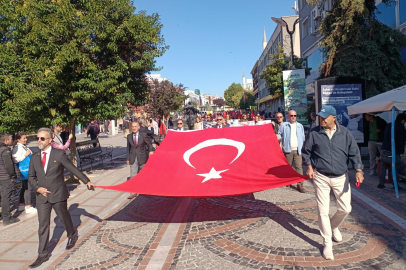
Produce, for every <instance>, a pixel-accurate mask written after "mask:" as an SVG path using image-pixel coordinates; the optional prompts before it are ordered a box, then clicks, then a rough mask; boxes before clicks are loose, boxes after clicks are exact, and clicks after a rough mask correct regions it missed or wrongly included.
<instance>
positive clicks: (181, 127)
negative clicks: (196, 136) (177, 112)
mask: <svg viewBox="0 0 406 270" xmlns="http://www.w3.org/2000/svg"><path fill="white" fill-rule="evenodd" d="M176 123H177V126H178V127H177V128H175V130H177V131H185V130H186V128H184V127H183V120H182V119H178V121H176Z"/></svg>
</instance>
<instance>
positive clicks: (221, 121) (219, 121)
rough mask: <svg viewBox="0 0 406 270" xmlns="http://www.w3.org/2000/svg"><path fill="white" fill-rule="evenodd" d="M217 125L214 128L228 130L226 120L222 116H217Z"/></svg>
mask: <svg viewBox="0 0 406 270" xmlns="http://www.w3.org/2000/svg"><path fill="white" fill-rule="evenodd" d="M216 122H217V124H216V125H214V126H213V128H226V127H227V125H225V124H224V119H223V117H222V116H217V119H216Z"/></svg>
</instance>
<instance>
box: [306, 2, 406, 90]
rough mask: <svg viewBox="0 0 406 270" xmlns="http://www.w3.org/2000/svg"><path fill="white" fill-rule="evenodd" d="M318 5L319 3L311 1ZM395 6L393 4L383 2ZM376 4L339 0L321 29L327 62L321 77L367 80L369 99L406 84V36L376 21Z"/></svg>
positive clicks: (324, 64)
mask: <svg viewBox="0 0 406 270" xmlns="http://www.w3.org/2000/svg"><path fill="white" fill-rule="evenodd" d="M311 2H312V3H313V4H315V3H316V2H319V1H316V0H312V1H311ZM382 2H383V3H384V4H387V5H393V4H395V1H394V0H383V1H382ZM376 13H377V8H376V6H375V1H374V0H338V1H335V3H334V6H333V9H332V10H331V12H329V13H328V16H327V17H326V18H325V20H324V21H323V23H322V24H321V26H320V33H321V34H323V35H324V38H323V40H322V41H321V42H320V46H321V47H322V48H323V51H324V54H325V57H326V59H327V60H326V61H325V62H324V63H323V66H322V68H323V72H322V77H330V76H351V77H358V78H362V79H365V81H366V88H367V96H368V97H369V96H373V95H376V94H378V93H381V92H385V91H387V90H391V89H393V88H396V87H399V86H401V85H404V84H406V68H405V66H404V65H403V64H402V62H401V59H400V50H401V48H403V47H405V46H406V36H404V35H402V34H401V33H400V32H399V31H398V30H396V29H392V28H390V27H388V26H386V25H384V24H382V23H381V22H379V21H378V20H377V19H376Z"/></svg>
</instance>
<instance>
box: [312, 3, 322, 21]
mask: <svg viewBox="0 0 406 270" xmlns="http://www.w3.org/2000/svg"><path fill="white" fill-rule="evenodd" d="M320 17H321V14H320V9H319V8H318V7H317V6H315V7H314V8H313V10H312V19H313V20H318V19H320Z"/></svg>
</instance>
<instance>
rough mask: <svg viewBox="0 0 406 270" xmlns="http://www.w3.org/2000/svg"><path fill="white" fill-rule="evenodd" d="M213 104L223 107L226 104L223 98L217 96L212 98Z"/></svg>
mask: <svg viewBox="0 0 406 270" xmlns="http://www.w3.org/2000/svg"><path fill="white" fill-rule="evenodd" d="M213 104H214V105H216V106H218V107H223V106H224V105H226V102H225V101H224V99H222V98H218V99H215V100H213Z"/></svg>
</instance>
